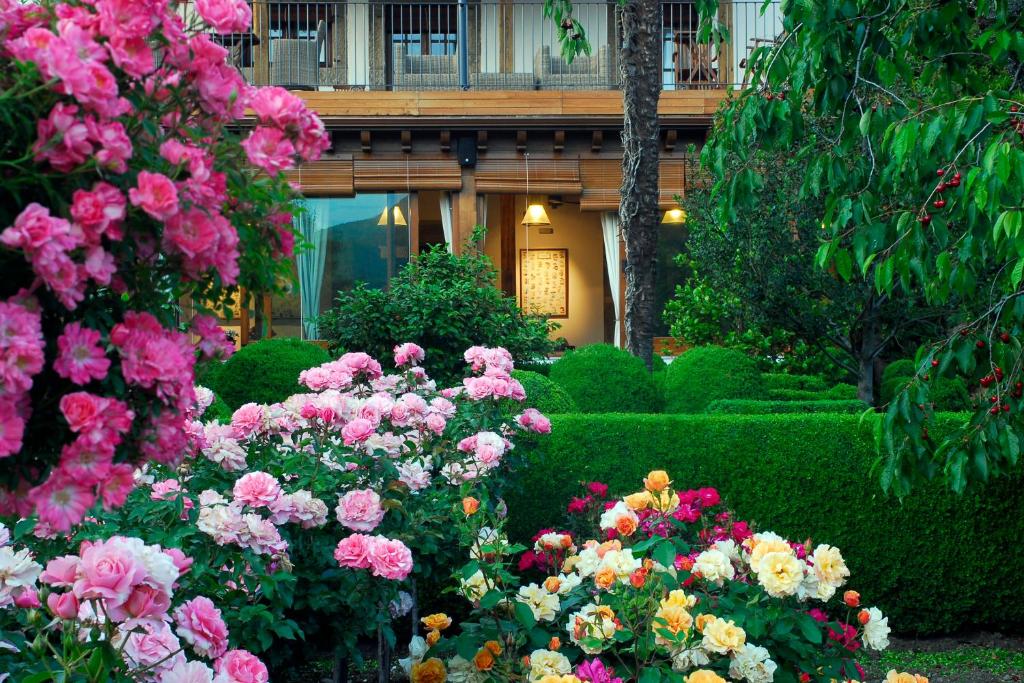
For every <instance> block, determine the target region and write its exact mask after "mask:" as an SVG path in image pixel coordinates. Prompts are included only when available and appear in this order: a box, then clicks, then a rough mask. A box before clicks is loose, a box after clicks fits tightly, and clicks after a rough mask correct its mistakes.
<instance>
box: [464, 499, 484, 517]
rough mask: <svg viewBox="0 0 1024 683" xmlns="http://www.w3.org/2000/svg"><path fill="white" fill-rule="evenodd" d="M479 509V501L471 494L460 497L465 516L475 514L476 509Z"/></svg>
mask: <svg viewBox="0 0 1024 683" xmlns="http://www.w3.org/2000/svg"><path fill="white" fill-rule="evenodd" d="M479 509H480V501H479V500H477V499H476V498H474V497H473V496H466V497H465V498H463V499H462V511H463V512H465V513H466V516H467V517H469V516H470V515H472V514H475V513H476V511H477V510H479Z"/></svg>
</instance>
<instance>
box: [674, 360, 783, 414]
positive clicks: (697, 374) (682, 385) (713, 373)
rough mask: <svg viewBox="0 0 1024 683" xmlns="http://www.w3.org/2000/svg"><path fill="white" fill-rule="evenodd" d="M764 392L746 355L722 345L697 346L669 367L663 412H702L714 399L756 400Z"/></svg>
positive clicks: (755, 367) (759, 375)
mask: <svg viewBox="0 0 1024 683" xmlns="http://www.w3.org/2000/svg"><path fill="white" fill-rule="evenodd" d="M764 392H765V390H764V384H763V383H762V379H761V373H760V372H758V370H757V366H756V365H755V364H754V361H753V360H751V359H750V357H748V356H747V355H746V354H744V353H742V352H740V351H737V350H735V349H726V348H722V347H721V346H699V347H697V348H694V349H690V350H689V351H687V352H686V353H684V354H682V355H681V356H679V357H678V358H676V359H675V360H674V361H672V364H671V365H669V366H668V372H667V375H666V377H665V412H666V413H702V412H704V410H705V409H706V408H707V407H708V405H710V404H711V402H712V401H715V400H717V399H721V398H742V399H751V398H754V399H756V398H761V397H762V396H764V395H765V393H764Z"/></svg>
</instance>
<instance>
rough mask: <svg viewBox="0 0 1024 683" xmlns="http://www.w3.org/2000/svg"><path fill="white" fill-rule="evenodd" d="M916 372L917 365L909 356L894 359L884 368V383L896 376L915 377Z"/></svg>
mask: <svg viewBox="0 0 1024 683" xmlns="http://www.w3.org/2000/svg"><path fill="white" fill-rule="evenodd" d="M916 374H917V366H916V365H914V361H912V360H910V359H908V358H904V359H902V360H894V361H893V362H891V363H889V364H888V365H886V366H885V369H884V370H882V384H885V383H886V382H887V381H889V380H891V379H893V378H894V377H913V376H914V375H916Z"/></svg>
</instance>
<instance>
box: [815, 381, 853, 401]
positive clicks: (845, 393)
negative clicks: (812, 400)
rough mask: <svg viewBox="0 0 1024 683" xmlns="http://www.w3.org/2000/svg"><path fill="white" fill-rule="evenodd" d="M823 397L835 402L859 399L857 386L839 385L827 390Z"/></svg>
mask: <svg viewBox="0 0 1024 683" xmlns="http://www.w3.org/2000/svg"><path fill="white" fill-rule="evenodd" d="M822 397H823V398H831V399H835V400H841V399H852V398H857V385H856V384H837V385H835V386H834V387H831V388H829V389H827V390H825V392H824V393H823V395H822Z"/></svg>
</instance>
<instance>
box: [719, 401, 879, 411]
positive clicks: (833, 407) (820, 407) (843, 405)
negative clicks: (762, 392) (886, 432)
mask: <svg viewBox="0 0 1024 683" xmlns="http://www.w3.org/2000/svg"><path fill="white" fill-rule="evenodd" d="M867 408H868V405H867V404H866V403H864V401H859V400H857V399H853V400H848V401H830V400H827V399H821V400H812V401H800V400H797V401H752V400H747V399H742V398H723V399H719V400H717V401H712V403H711V405H709V406H708V408H707V412H709V413H728V414H731V415H771V414H778V413H862V412H864V411H865V410H867Z"/></svg>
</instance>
